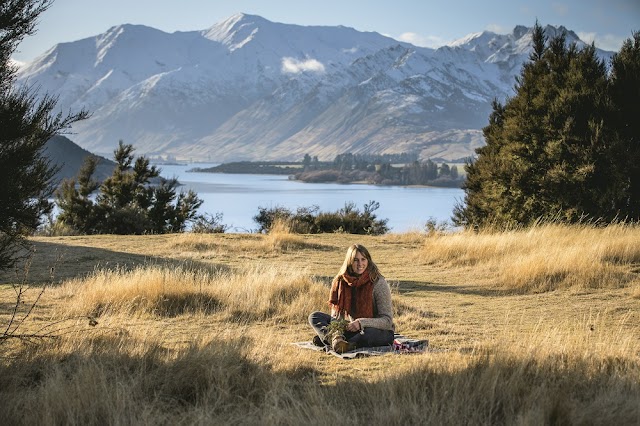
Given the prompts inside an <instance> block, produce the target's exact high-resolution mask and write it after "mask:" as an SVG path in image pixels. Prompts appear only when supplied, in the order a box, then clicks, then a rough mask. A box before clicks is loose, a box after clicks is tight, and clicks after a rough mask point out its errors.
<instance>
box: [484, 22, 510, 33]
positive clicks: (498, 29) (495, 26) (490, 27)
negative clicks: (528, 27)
mask: <svg viewBox="0 0 640 426" xmlns="http://www.w3.org/2000/svg"><path fill="white" fill-rule="evenodd" d="M486 30H487V31H491V32H492V33H496V34H508V33H509V32H511V30H512V29H506V28H504V27H502V26H501V25H498V24H489V25H487V28H486Z"/></svg>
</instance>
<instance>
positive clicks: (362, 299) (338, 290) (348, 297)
mask: <svg viewBox="0 0 640 426" xmlns="http://www.w3.org/2000/svg"><path fill="white" fill-rule="evenodd" d="M352 289H355V291H354V292H353V293H355V294H353V296H354V297H355V312H351V306H352V302H353V299H352ZM329 305H330V306H331V307H333V308H334V309H335V310H336V311H337V313H338V315H342V316H343V317H344V316H347V314H349V315H351V316H352V318H354V319H356V318H373V282H372V281H371V278H370V277H369V271H364V273H362V275H360V276H353V275H349V273H348V272H345V273H344V274H342V275H341V276H339V277H336V279H334V280H333V283H332V284H331V293H330V294H329Z"/></svg>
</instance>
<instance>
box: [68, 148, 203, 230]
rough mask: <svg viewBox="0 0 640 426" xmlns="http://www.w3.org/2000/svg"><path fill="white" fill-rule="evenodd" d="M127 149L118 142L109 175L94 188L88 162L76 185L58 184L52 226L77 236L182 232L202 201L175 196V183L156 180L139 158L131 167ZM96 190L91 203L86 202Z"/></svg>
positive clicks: (187, 195)
mask: <svg viewBox="0 0 640 426" xmlns="http://www.w3.org/2000/svg"><path fill="white" fill-rule="evenodd" d="M133 151H134V149H133V146H132V145H126V144H124V143H123V142H122V141H120V143H119V145H118V148H117V149H116V150H115V151H114V158H115V160H116V167H115V168H114V170H113V174H112V175H111V176H110V177H108V178H107V179H105V181H104V182H103V183H102V184H101V185H99V186H98V185H97V184H96V183H95V181H93V180H92V179H91V176H92V174H93V172H94V171H95V159H91V158H89V159H88V160H87V161H86V163H85V165H84V166H83V168H82V169H81V171H80V173H79V175H78V178H77V183H76V180H67V181H65V182H63V184H62V186H61V187H60V189H59V191H58V192H57V194H56V202H57V204H58V207H59V208H60V210H61V213H60V215H59V216H58V220H59V221H61V222H62V223H64V224H66V225H68V226H70V227H71V228H72V229H74V230H75V231H77V232H79V233H83V234H96V233H100V234H144V233H153V234H161V233H167V232H182V231H184V229H185V228H186V226H187V224H188V222H190V221H193V220H195V219H196V218H197V210H198V208H199V207H200V206H201V205H202V200H201V199H199V198H198V196H197V194H196V193H195V192H193V191H191V190H189V191H188V192H186V193H185V192H180V193H178V191H177V189H178V186H179V182H178V181H177V180H176V179H163V178H160V177H159V175H160V170H158V169H157V168H156V167H155V166H151V165H150V163H149V160H148V159H147V158H145V157H142V156H141V157H138V158H136V159H135V162H134V155H133ZM96 189H97V190H99V192H98V194H97V196H96V197H95V198H96V201H95V202H94V201H92V200H91V198H90V197H89V196H90V194H91V193H92V192H94V191H95V190H96Z"/></svg>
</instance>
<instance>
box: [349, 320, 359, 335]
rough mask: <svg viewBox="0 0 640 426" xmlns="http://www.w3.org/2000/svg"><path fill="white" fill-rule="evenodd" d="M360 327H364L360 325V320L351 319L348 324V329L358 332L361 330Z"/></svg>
mask: <svg viewBox="0 0 640 426" xmlns="http://www.w3.org/2000/svg"><path fill="white" fill-rule="evenodd" d="M360 329H362V327H361V325H360V321H358V320H355V321H351V322H350V323H349V324H347V331H351V332H356V331H360Z"/></svg>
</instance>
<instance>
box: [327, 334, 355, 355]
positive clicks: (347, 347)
mask: <svg viewBox="0 0 640 426" xmlns="http://www.w3.org/2000/svg"><path fill="white" fill-rule="evenodd" d="M331 347H332V348H333V350H334V351H336V352H338V353H339V354H343V353H345V352H349V351H352V350H354V349H355V348H356V344H355V343H349V342H347V341H346V340H344V337H342V336H337V337H334V338H333V340H332V341H331Z"/></svg>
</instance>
